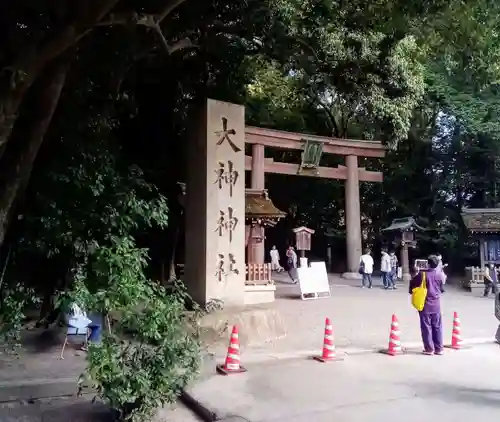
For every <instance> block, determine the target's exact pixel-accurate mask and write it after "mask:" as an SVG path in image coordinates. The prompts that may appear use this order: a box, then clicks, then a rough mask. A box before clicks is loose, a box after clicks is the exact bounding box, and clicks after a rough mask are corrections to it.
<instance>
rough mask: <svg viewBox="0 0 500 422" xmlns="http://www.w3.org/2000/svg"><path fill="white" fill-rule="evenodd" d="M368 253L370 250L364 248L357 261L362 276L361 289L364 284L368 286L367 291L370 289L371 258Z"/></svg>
mask: <svg viewBox="0 0 500 422" xmlns="http://www.w3.org/2000/svg"><path fill="white" fill-rule="evenodd" d="M370 252H371V251H370V249H368V248H366V249H365V250H364V254H363V255H361V258H360V260H359V273H360V274H361V276H362V280H361V287H363V289H364V288H365V286H366V284H368V288H369V289H371V288H372V273H373V258H372V256H371V254H370Z"/></svg>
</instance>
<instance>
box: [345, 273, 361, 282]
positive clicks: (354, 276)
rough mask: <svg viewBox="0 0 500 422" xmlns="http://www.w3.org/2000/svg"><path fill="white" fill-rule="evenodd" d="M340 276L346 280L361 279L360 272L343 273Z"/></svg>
mask: <svg viewBox="0 0 500 422" xmlns="http://www.w3.org/2000/svg"><path fill="white" fill-rule="evenodd" d="M342 278H346V279H347V280H361V278H362V276H361V274H360V273H354V272H353V273H350V272H347V273H343V274H342Z"/></svg>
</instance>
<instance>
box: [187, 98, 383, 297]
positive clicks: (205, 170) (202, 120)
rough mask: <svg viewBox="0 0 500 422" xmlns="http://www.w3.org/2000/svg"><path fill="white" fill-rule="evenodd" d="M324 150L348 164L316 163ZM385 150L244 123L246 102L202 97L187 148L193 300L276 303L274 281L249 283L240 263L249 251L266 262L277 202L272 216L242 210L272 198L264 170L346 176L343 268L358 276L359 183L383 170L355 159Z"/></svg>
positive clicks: (251, 260) (252, 258) (254, 260)
mask: <svg viewBox="0 0 500 422" xmlns="http://www.w3.org/2000/svg"><path fill="white" fill-rule="evenodd" d="M245 144H251V145H252V155H251V156H245V152H244V151H245ZM266 148H281V149H288V150H290V149H291V150H301V151H303V152H302V160H301V163H299V164H290V163H282V162H276V161H274V160H272V159H269V158H266V157H265V149H266ZM322 154H336V155H342V156H345V165H342V166H337V167H335V168H330V167H321V166H320V165H319V164H320V159H321V156H322ZM384 155H385V147H384V146H383V145H382V144H381V143H380V142H375V141H355V140H346V139H336V138H329V137H320V136H314V135H307V134H299V133H292V132H285V131H279V130H271V129H263V128H257V127H251V126H245V109H244V107H243V106H240V105H236V104H230V103H225V102H220V101H214V100H207V103H206V106H205V108H204V110H203V111H202V113H201V115H200V116H199V117H198V121H197V124H196V125H194V126H193V133H192V139H191V142H189V146H188V177H187V201H186V245H185V248H186V259H185V281H186V285H187V287H188V290H189V292H190V294H191V295H192V297H193V298H194V299H195V300H196V301H197V302H199V303H206V302H208V301H209V300H212V299H218V300H222V301H224V303H225V304H226V305H228V306H231V305H233V306H241V305H245V304H253V303H262V302H269V301H272V300H274V286H272V285H269V284H263V285H261V286H256V285H255V283H254V284H251V283H249V280H248V278H249V275H248V274H249V267H248V266H247V265H246V263H245V255H247V260H248V264H252V265H262V266H263V265H264V264H265V263H264V256H265V250H264V242H263V239H264V238H265V226H266V225H269V223H270V222H274V221H275V220H276V219H277V218H278V214H279V213H281V212H280V211H279V210H276V209H275V207H274V205H273V207H274V210H273V211H272V212H271V213H270V214H273V213H274V214H273V215H270V216H264V218H253V216H252V215H251V213H250V214H248V213H247V208H246V204H245V203H246V201H247V200H249V201H250V200H251V201H254V200H255V198H256V195H257V196H258V195H261V201H264V202H270V200H269V198H268V197H267V193H265V173H266V172H267V173H278V174H288V175H303V176H310V177H320V178H328V179H339V180H345V197H346V210H345V221H346V233H347V261H348V262H347V267H348V271H347V273H345V274H344V275H345V276H346V277H356V278H358V277H359V274H358V266H359V257H360V256H361V248H362V232H361V215H360V197H359V183H360V182H381V181H382V173H380V172H374V171H369V170H367V169H365V168H362V167H359V166H358V157H374V158H382V157H384ZM245 170H247V171H250V172H251V186H250V187H251V191H253V193H250V195H248V194H249V192H248V191H247V192H245V180H244V179H245V177H244V172H245ZM258 192H260V194H259V193H258ZM262 195H264V196H262ZM266 198H267V199H266ZM271 204H272V202H271ZM267 205H269V203H268V204H267ZM246 214H248V215H246ZM249 219H250V220H252V222H251V223H250V224H248V221H249ZM243 222H246V223H245V224H243ZM245 244H246V245H247V254H245Z"/></svg>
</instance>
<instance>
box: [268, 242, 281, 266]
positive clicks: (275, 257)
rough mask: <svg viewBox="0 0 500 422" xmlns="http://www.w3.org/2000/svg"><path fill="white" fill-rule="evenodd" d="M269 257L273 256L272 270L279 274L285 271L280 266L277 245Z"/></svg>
mask: <svg viewBox="0 0 500 422" xmlns="http://www.w3.org/2000/svg"><path fill="white" fill-rule="evenodd" d="M269 255H270V256H271V270H273V271H278V272H280V271H283V267H282V266H281V265H280V253H279V251H278V249H276V246H275V245H273V247H272V248H271V250H270V251H269Z"/></svg>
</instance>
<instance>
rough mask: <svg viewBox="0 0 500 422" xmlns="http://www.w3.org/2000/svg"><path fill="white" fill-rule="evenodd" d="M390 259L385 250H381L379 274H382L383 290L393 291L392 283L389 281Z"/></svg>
mask: <svg viewBox="0 0 500 422" xmlns="http://www.w3.org/2000/svg"><path fill="white" fill-rule="evenodd" d="M391 271H392V268H391V257H390V256H389V254H388V253H387V250H385V249H382V260H381V261H380V272H381V273H382V283H384V289H386V290H387V289H389V288H392V289H395V287H394V284H393V282H392V281H391Z"/></svg>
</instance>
